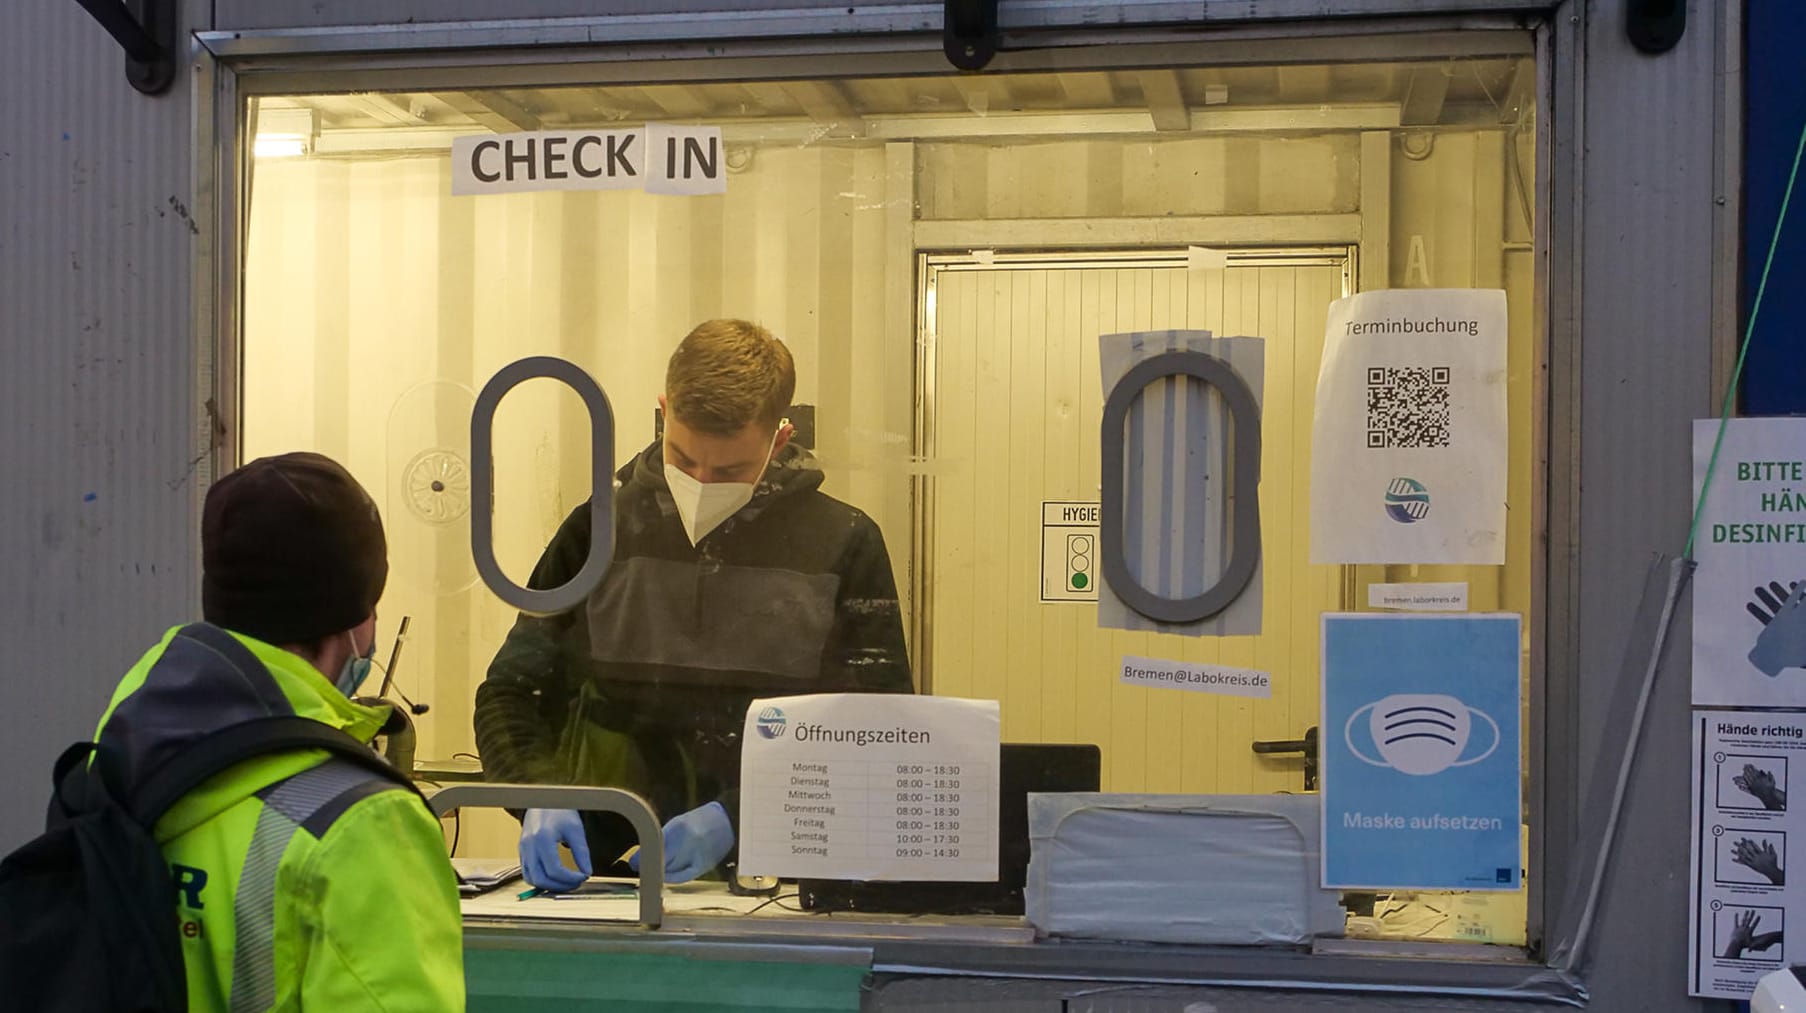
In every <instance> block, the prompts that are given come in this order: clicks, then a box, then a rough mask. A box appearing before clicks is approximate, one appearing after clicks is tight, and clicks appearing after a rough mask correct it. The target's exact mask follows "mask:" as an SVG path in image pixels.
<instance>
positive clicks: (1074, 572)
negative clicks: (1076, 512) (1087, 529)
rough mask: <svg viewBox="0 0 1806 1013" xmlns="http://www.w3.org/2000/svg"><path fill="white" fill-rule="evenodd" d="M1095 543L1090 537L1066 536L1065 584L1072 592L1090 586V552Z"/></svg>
mask: <svg viewBox="0 0 1806 1013" xmlns="http://www.w3.org/2000/svg"><path fill="white" fill-rule="evenodd" d="M1094 544H1095V543H1094V542H1093V541H1092V536H1090V535H1068V536H1067V538H1066V572H1067V574H1068V576H1067V578H1066V583H1067V585H1068V586H1069V587H1071V588H1072V589H1073V590H1074V591H1083V590H1085V588H1087V587H1089V586H1090V585H1091V573H1090V570H1091V550H1092V546H1093V545H1094Z"/></svg>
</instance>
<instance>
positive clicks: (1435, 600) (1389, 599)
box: [1367, 580, 1467, 612]
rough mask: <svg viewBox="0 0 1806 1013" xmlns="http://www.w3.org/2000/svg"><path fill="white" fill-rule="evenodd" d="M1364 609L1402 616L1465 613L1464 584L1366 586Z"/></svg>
mask: <svg viewBox="0 0 1806 1013" xmlns="http://www.w3.org/2000/svg"><path fill="white" fill-rule="evenodd" d="M1367 607H1368V608H1376V609H1399V610H1400V611H1404V612H1466V611H1467V581H1464V580H1458V581H1451V582H1448V583H1440V584H1369V585H1367Z"/></svg>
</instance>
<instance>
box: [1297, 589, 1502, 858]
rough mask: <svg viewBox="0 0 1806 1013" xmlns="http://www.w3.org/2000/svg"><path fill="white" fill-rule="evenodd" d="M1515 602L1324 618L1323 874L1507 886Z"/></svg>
mask: <svg viewBox="0 0 1806 1013" xmlns="http://www.w3.org/2000/svg"><path fill="white" fill-rule="evenodd" d="M1520 643H1521V639H1520V623H1519V619H1518V617H1517V616H1515V615H1383V614H1375V613H1341V614H1327V615H1325V616H1324V617H1323V724H1322V730H1321V731H1320V732H1319V736H1320V738H1319V740H1318V741H1319V743H1320V744H1319V747H1318V748H1319V749H1320V750H1321V753H1322V764H1323V791H1322V793H1321V798H1322V804H1323V885H1324V886H1325V887H1344V888H1364V889H1396V888H1411V887H1415V888H1423V889H1450V890H1515V889H1517V887H1518V878H1519V876H1520V874H1521V872H1522V865H1523V859H1522V856H1521V855H1520V854H1519V841H1520V837H1519V830H1518V824H1519V803H1518V792H1519V779H1520V776H1521V775H1520V770H1521V769H1522V767H1521V765H1520V759H1519V750H1518V721H1519V717H1518V709H1519V704H1518V686H1519V681H1518V680H1519V675H1518V673H1519V664H1520V662H1519V658H1520V651H1521V648H1520Z"/></svg>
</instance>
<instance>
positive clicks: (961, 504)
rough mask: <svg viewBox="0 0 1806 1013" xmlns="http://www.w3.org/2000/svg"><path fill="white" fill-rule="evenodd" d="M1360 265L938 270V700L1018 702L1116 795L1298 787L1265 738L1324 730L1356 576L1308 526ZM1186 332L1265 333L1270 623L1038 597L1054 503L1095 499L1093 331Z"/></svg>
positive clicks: (1111, 263) (931, 562) (1016, 723)
mask: <svg viewBox="0 0 1806 1013" xmlns="http://www.w3.org/2000/svg"><path fill="white" fill-rule="evenodd" d="M1349 260H1350V257H1349V253H1348V252H1347V251H1346V250H1342V249H1336V250H1328V251H1298V252H1295V253H1283V254H1282V253H1274V252H1269V251H1248V252H1246V253H1237V254H1231V256H1230V258H1229V261H1228V264H1227V266H1221V267H1216V266H1212V267H1198V266H1194V265H1189V264H1188V263H1187V260H1186V258H1185V257H1184V255H1183V254H1179V255H1173V254H1166V255H1134V256H1124V257H1121V258H1114V257H1109V258H1107V257H1100V256H1086V257H1084V258H1083V259H1079V258H1068V259H1064V260H1062V259H1059V258H1051V257H1042V258H1030V257H1023V258H1007V257H1003V256H998V257H996V258H994V259H991V260H990V262H989V263H982V264H981V263H976V262H973V261H971V260H970V259H964V260H958V261H947V262H936V261H934V260H930V261H928V262H927V265H926V270H925V273H924V286H923V295H924V299H923V314H924V327H923V339H924V340H923V359H922V363H921V374H920V376H921V379H922V383H921V393H922V397H921V399H920V403H921V411H922V413H923V418H922V422H923V434H924V435H923V441H924V444H925V446H926V449H927V450H928V451H929V453H930V455H931V459H930V460H929V461H928V462H927V463H926V465H925V468H924V470H925V472H926V473H927V475H928V478H927V480H926V481H925V482H924V494H923V498H922V503H921V506H920V508H919V509H920V510H921V511H922V513H921V515H920V518H919V520H920V531H919V538H920V539H921V543H922V544H921V545H919V546H918V549H919V551H918V554H917V556H916V558H918V559H923V560H926V562H927V565H926V566H925V567H924V568H923V571H922V572H921V574H920V575H919V579H918V587H919V588H920V593H921V594H922V596H923V597H922V600H921V607H922V610H923V611H922V613H921V614H922V616H923V617H924V619H925V623H924V625H923V626H921V627H920V628H919V629H918V635H919V636H921V637H922V638H924V641H923V642H924V645H925V649H923V648H918V652H917V653H918V655H919V656H921V657H923V658H925V659H926V660H927V662H928V665H927V668H926V683H927V687H928V688H929V689H930V690H931V691H932V692H934V693H938V694H944V695H950V696H963V697H976V698H986V699H996V700H999V701H1001V703H1002V713H1003V734H1004V739H1005V741H1014V742H1090V743H1096V744H1097V745H1098V746H1100V747H1101V748H1102V750H1103V759H1104V768H1103V771H1104V772H1103V780H1104V783H1103V787H1104V790H1106V791H1154V792H1268V791H1275V790H1284V789H1293V790H1296V789H1299V788H1302V787H1303V777H1302V774H1301V773H1300V765H1299V764H1298V763H1297V762H1296V761H1295V760H1294V761H1292V762H1284V761H1280V762H1275V761H1273V760H1270V759H1260V758H1257V757H1256V756H1255V755H1254V753H1253V752H1252V750H1251V748H1250V743H1251V742H1252V741H1254V740H1256V739H1292V738H1298V737H1300V736H1301V735H1302V734H1303V733H1304V730H1305V729H1306V728H1308V727H1309V726H1311V725H1314V724H1316V722H1317V707H1318V687H1317V679H1318V616H1319V614H1320V613H1322V612H1324V611H1326V610H1333V609H1336V608H1339V607H1343V601H1342V594H1341V572H1340V570H1339V568H1336V567H1329V566H1311V565H1310V564H1309V562H1308V559H1309V555H1308V551H1307V550H1308V546H1307V543H1306V538H1307V537H1308V534H1309V527H1310V524H1309V503H1310V500H1309V478H1310V436H1311V430H1310V410H1311V408H1310V406H1311V405H1312V403H1313V401H1314V392H1315V389H1316V383H1317V367H1318V361H1319V359H1320V357H1321V354H1322V347H1323V329H1324V322H1325V315H1326V312H1327V310H1328V307H1329V304H1330V302H1331V301H1333V300H1335V299H1338V298H1340V297H1342V296H1343V295H1344V294H1346V292H1347V287H1348V278H1349V266H1350V265H1349ZM1177 328H1192V329H1202V330H1209V331H1211V332H1213V333H1214V334H1216V335H1217V336H1219V337H1229V336H1238V335H1248V336H1255V337H1261V338H1265V339H1266V353H1265V354H1266V369H1265V373H1266V383H1265V391H1264V406H1263V411H1262V426H1261V430H1262V431H1261V437H1262V457H1261V489H1260V503H1261V525H1262V533H1263V543H1264V544H1263V546H1262V567H1263V568H1264V572H1263V580H1264V595H1265V598H1264V601H1263V613H1264V619H1263V626H1262V632H1261V634H1260V635H1259V636H1255V637H1221V638H1189V637H1179V636H1173V635H1169V634H1154V633H1127V632H1120V631H1115V630H1101V629H1099V628H1098V626H1097V605H1096V604H1095V603H1052V604H1043V603H1042V602H1041V600H1040V599H1041V594H1040V589H1041V562H1042V548H1041V529H1040V523H1041V504H1042V502H1043V501H1054V500H1076V501H1095V500H1097V499H1098V490H1099V467H1100V466H1099V449H1098V446H1099V445H1098V435H1099V424H1100V422H1101V419H1102V415H1103V392H1102V390H1101V388H1100V384H1099V378H1098V336H1099V335H1102V334H1111V333H1118V332H1124V331H1146V330H1164V329H1177ZM1124 655H1139V656H1143V657H1155V658H1167V659H1174V660H1183V661H1193V662H1215V663H1220V664H1224V665H1232V666H1235V667H1239V668H1253V669H1260V670H1263V671H1267V672H1269V673H1271V675H1272V681H1273V691H1272V697H1271V698H1270V699H1266V700H1252V699H1244V698H1239V697H1230V696H1214V695H1209V694H1204V693H1193V692H1186V691H1180V690H1169V689H1149V688H1143V687H1138V686H1125V685H1122V684H1121V683H1120V682H1119V675H1120V667H1121V664H1122V659H1123V656H1124Z"/></svg>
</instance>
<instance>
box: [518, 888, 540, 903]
mask: <svg viewBox="0 0 1806 1013" xmlns="http://www.w3.org/2000/svg"><path fill="white" fill-rule="evenodd" d="M545 892H546V891H545V890H542V889H540V888H539V887H537V886H536V887H534V888H533V889H531V890H526V891H523V892H522V893H521V895H520V896H518V897H516V898H514V899H515V900H529V899H531V898H534V897H538V896H539V895H541V894H543V893H545Z"/></svg>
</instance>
